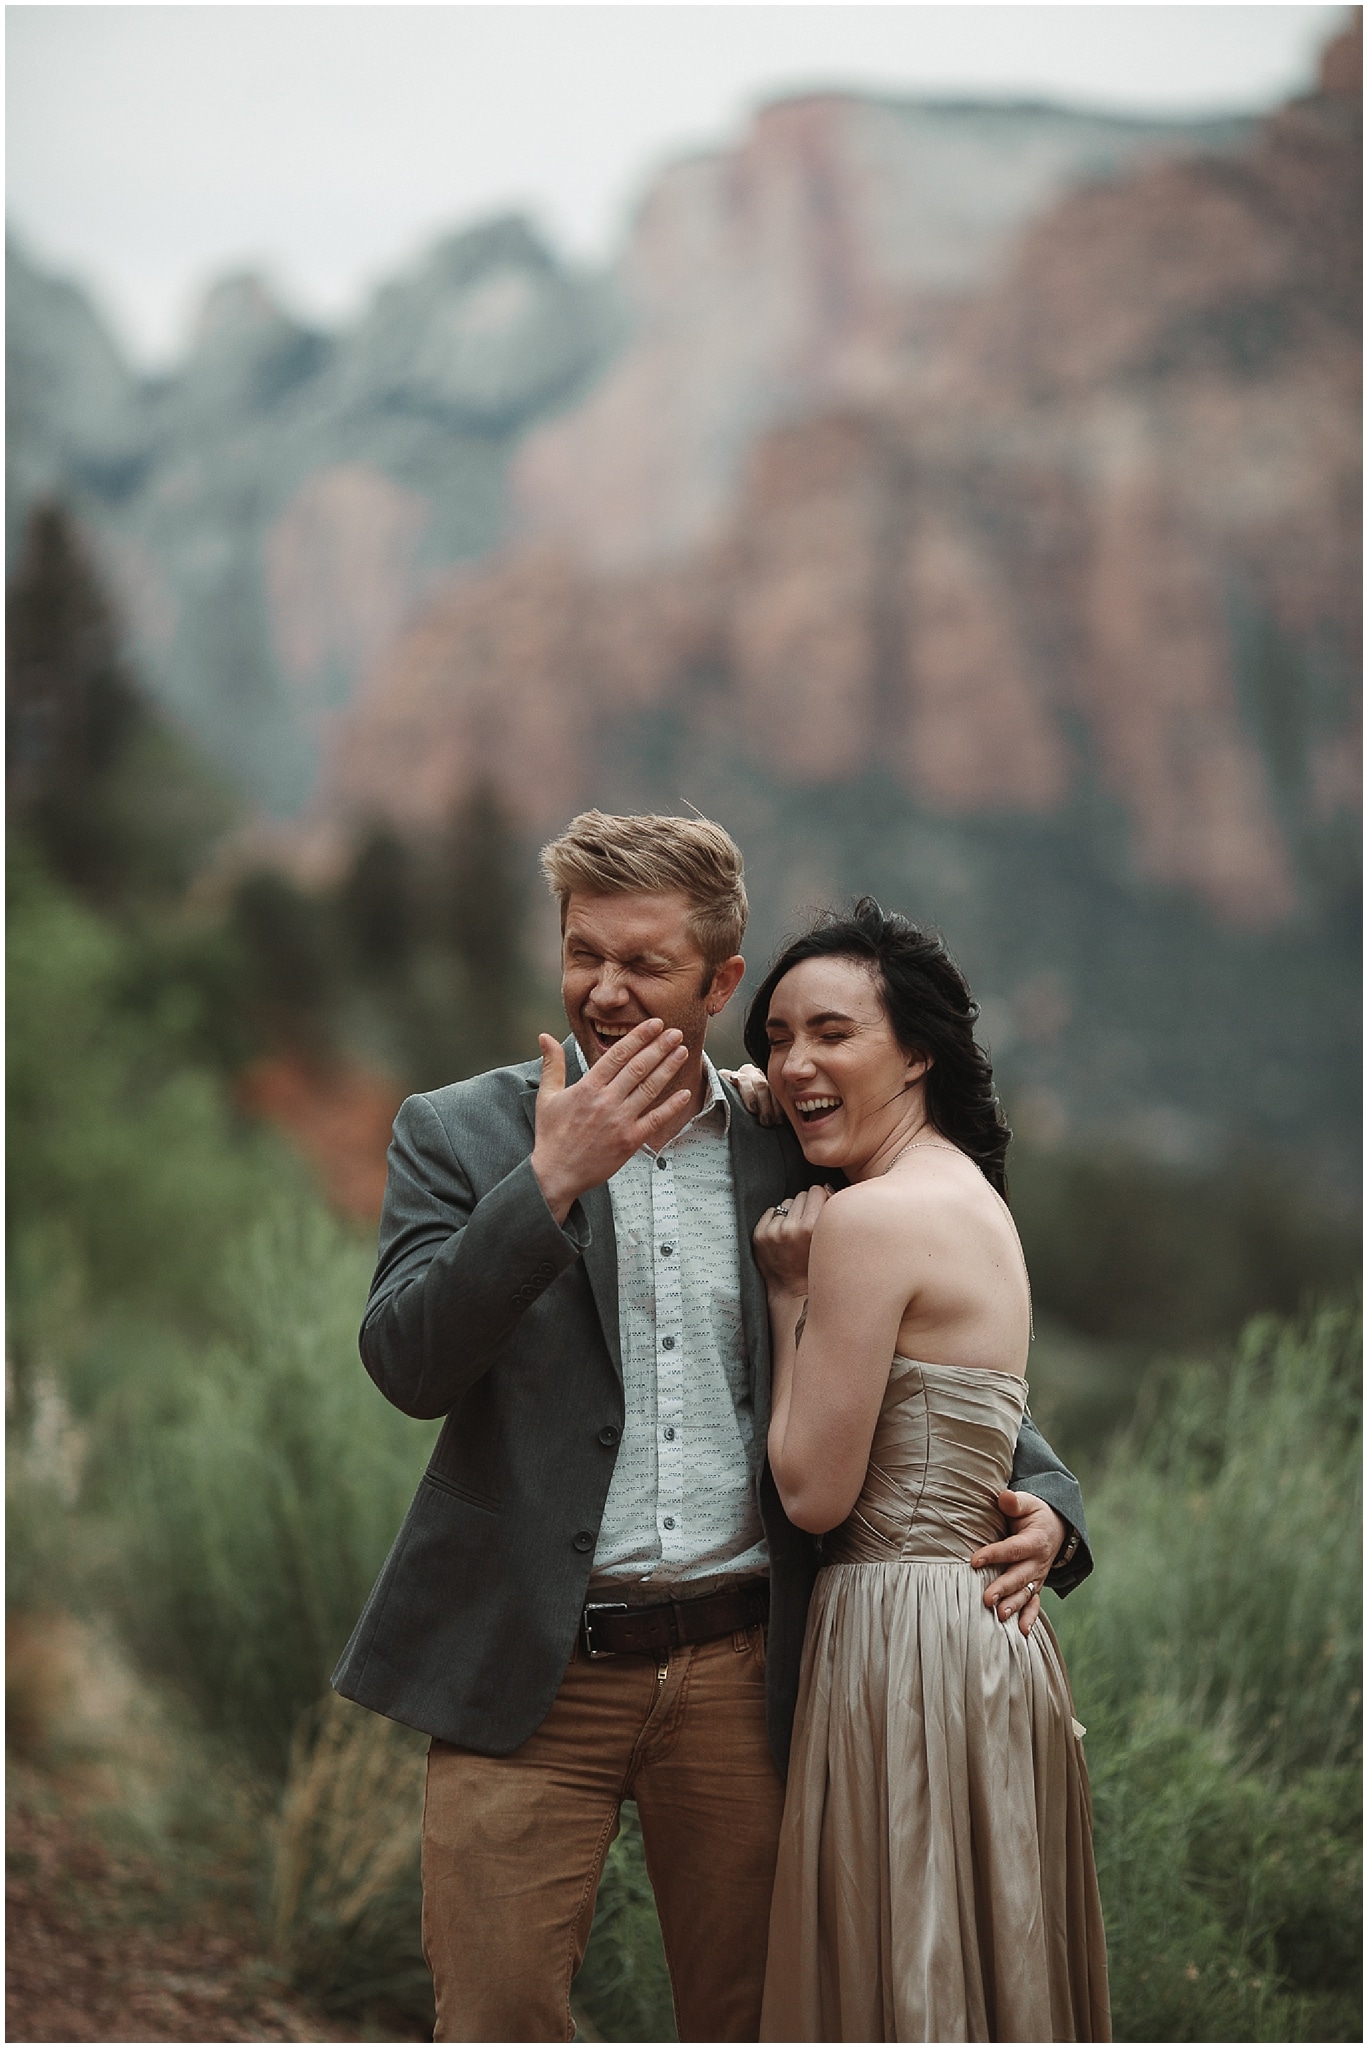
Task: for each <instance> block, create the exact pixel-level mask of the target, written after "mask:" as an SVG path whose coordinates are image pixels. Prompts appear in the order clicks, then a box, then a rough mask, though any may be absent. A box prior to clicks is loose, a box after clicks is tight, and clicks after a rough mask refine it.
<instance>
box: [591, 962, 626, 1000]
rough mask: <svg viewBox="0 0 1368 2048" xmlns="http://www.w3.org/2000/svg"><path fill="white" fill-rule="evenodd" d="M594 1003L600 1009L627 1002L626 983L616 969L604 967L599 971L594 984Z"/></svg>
mask: <svg viewBox="0 0 1368 2048" xmlns="http://www.w3.org/2000/svg"><path fill="white" fill-rule="evenodd" d="M594 1001H595V1002H596V1003H597V1004H598V1005H599V1006H600V1008H612V1007H613V1005H615V1004H617V1003H625V1002H626V1001H627V983H626V981H625V979H624V978H623V976H622V975H621V974H620V973H619V972H618V970H617V969H616V968H613V967H608V966H604V967H601V968H600V969H599V973H598V979H597V981H596V982H595V983H594Z"/></svg>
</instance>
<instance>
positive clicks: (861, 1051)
mask: <svg viewBox="0 0 1368 2048" xmlns="http://www.w3.org/2000/svg"><path fill="white" fill-rule="evenodd" d="M766 1029H767V1032H768V1036H769V1042H770V1054H769V1064H768V1069H767V1073H768V1078H769V1084H770V1087H771V1089H772V1090H773V1091H774V1095H775V1098H776V1100H777V1101H778V1103H779V1105H780V1107H781V1108H782V1110H783V1111H784V1114H785V1115H786V1116H787V1117H788V1119H789V1122H790V1123H791V1124H792V1125H793V1128H794V1130H795V1131H796V1132H797V1133H798V1141H799V1143H800V1144H801V1145H802V1148H803V1152H804V1155H805V1156H806V1158H807V1159H808V1160H809V1161H810V1162H811V1163H812V1164H813V1165H817V1166H830V1167H839V1168H840V1169H841V1171H842V1172H844V1173H846V1174H848V1175H850V1176H851V1177H852V1178H855V1177H856V1176H857V1175H858V1174H859V1172H860V1170H861V1169H862V1168H863V1167H864V1166H866V1165H867V1164H868V1163H869V1162H870V1161H871V1160H873V1159H874V1157H875V1155H876V1154H877V1153H878V1152H879V1151H880V1150H881V1149H882V1148H884V1147H886V1146H887V1145H888V1144H889V1142H890V1141H891V1140H892V1139H893V1138H894V1137H895V1136H896V1135H898V1134H899V1133H900V1132H901V1131H902V1130H903V1129H904V1128H905V1127H906V1126H907V1124H908V1121H909V1113H910V1112H911V1111H912V1110H914V1109H920V1107H921V1089H920V1087H919V1086H918V1083H919V1082H920V1080H921V1078H922V1076H923V1075H924V1074H925V1072H926V1070H927V1067H928V1065H929V1064H930V1063H929V1061H928V1060H927V1059H926V1058H925V1057H924V1056H921V1055H917V1054H911V1053H906V1052H904V1051H903V1049H902V1047H901V1046H900V1045H899V1044H898V1041H897V1039H896V1038H895V1037H894V1036H893V1027H892V1026H891V1024H890V1023H889V1021H888V1017H887V1014H886V1013H885V1010H884V1006H883V999H882V996H881V994H880V992H879V984H878V981H877V979H876V977H875V975H874V973H873V972H872V971H871V970H870V969H869V968H868V967H866V966H865V964H864V962H863V961H860V960H850V959H843V958H840V957H834V958H819V959H816V960H800V961H799V962H798V964H797V966H796V967H791V968H790V969H789V971H788V973H787V974H786V975H785V976H784V978H783V980H782V981H780V982H779V983H778V984H777V985H776V987H775V990H774V993H773V995H772V996H771V997H770V1005H769V1016H768V1018H767V1020H766Z"/></svg>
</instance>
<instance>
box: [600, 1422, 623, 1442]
mask: <svg viewBox="0 0 1368 2048" xmlns="http://www.w3.org/2000/svg"><path fill="white" fill-rule="evenodd" d="M621 1435H622V1431H621V1430H620V1429H614V1427H613V1425H612V1423H611V1422H606V1423H605V1424H604V1426H603V1428H602V1429H601V1430H600V1431H599V1442H600V1443H601V1444H607V1445H608V1447H609V1449H611V1448H612V1446H613V1445H614V1444H615V1443H616V1442H617V1440H618V1438H619V1437H620V1436H621Z"/></svg>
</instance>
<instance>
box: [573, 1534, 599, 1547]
mask: <svg viewBox="0 0 1368 2048" xmlns="http://www.w3.org/2000/svg"><path fill="white" fill-rule="evenodd" d="M572 1540H573V1542H574V1545H575V1548H576V1550H592V1549H593V1547H594V1539H593V1537H592V1536H591V1535H590V1534H589V1531H588V1530H587V1529H581V1530H580V1532H579V1535H578V1536H576V1537H574V1538H573V1539H572Z"/></svg>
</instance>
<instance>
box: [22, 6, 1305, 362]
mask: <svg viewBox="0 0 1368 2048" xmlns="http://www.w3.org/2000/svg"><path fill="white" fill-rule="evenodd" d="M1342 18H1343V10H1342V9H1339V8H1334V7H1322V6H1290V7H1289V6H1279V7H1275V6H1257V7H1247V6H1239V5H1228V6H1214V7H1185V6H1170V5H1156V6H1142V7H1130V6H1108V5H1080V6H1064V7H1043V6H1031V5H1025V6H979V5H972V4H969V5H958V6H952V7H916V6H913V7H904V6H853V5H843V6H790V5H770V6H728V7H719V6H683V7H679V6H648V5H632V4H628V5H619V6H606V7H604V6H583V7H582V6H521V5H514V4H510V5H503V6H494V7H448V6H419V7H409V6H393V7H375V6H294V7H275V6H256V5H243V6H232V7H217V6H208V7H199V6H157V7H120V6H112V7H103V6H100V7H88V6H60V5H58V6H43V7H31V6H11V7H9V8H8V9H7V10H6V28H7V96H8V158H9V166H8V170H9V201H8V204H9V217H10V220H11V222H12V223H13V224H14V225H15V226H16V227H17V229H18V230H19V233H20V235H21V237H22V238H23V240H24V241H25V243H26V244H27V246H28V248H29V250H30V252H31V253H32V254H33V255H35V256H36V257H37V258H38V259H39V260H40V261H42V262H43V263H45V264H46V265H48V266H50V267H54V268H58V269H60V270H62V271H64V272H66V273H67V274H71V275H76V276H79V277H81V278H82V279H83V280H84V281H86V282H87V283H88V284H89V285H91V286H92V287H93V288H94V290H95V292H96V296H97V298H98V299H99V302H100V304H101V306H102V308H103V310H104V311H105V314H106V317H108V318H109V319H110V320H111V321H112V324H113V325H114V328H115V331H116V333H117V334H118V335H119V336H120V338H121V340H122V341H123V342H124V344H125V346H126V347H127V348H128V349H129V350H130V352H131V353H133V354H134V355H135V356H136V357H137V358H138V359H139V360H141V361H142V362H144V363H148V364H151V363H155V362H157V361H161V360H164V359H165V358H166V357H167V356H168V355H169V354H171V353H173V352H175V351H176V350H177V349H178V348H179V347H180V345H181V343H182V341H183V337H184V334H185V331H186V327H187V324H188V321H189V318H190V314H191V310H192V308H193V306H194V304H195V303H196V301H197V300H198V297H199V295H200V293H201V291H202V290H203V287H204V285H205V283H206V282H207V281H208V280H209V279H210V278H212V277H214V276H216V275H220V274H222V272H223V271H224V270H226V269H232V268H240V267H243V266H251V267H253V268H260V269H264V270H265V271H266V272H267V274H268V275H269V276H271V277H272V278H273V280H274V281H275V283H276V285H277V288H278V289H279V290H280V291H281V292H282V294H283V296H284V297H285V298H286V300H287V301H288V302H289V303H290V304H292V305H293V306H294V307H296V308H297V309H298V310H300V311H302V312H304V313H305V314H307V315H309V316H310V317H313V318H316V319H322V320H327V321H333V320H336V319H337V318H339V317H341V316H345V315H347V314H350V313H351V312H353V311H354V310H355V309H356V307H357V306H358V305H359V304H360V302H361V301H362V299H363V298H364V296H365V294H366V292H367V291H368V290H369V289H370V287H371V286H373V285H374V284H375V283H376V282H378V281H379V280H380V279H381V278H383V277H385V276H386V275H389V274H392V273H393V272H394V271H395V270H396V269H397V268H399V267H401V266H402V265H403V264H405V263H406V262H408V261H411V260H412V259H413V258H414V257H415V256H416V255H418V254H419V253H420V252H421V250H422V248H423V247H424V245H425V244H426V243H427V242H428V241H430V240H431V239H432V238H433V237H434V236H435V235H437V234H440V233H442V232H443V231H445V230H448V229H450V228H452V227H455V226H457V225H460V224H462V223H464V222H467V221H469V220H471V219H474V218H477V217H479V216H480V215H482V214H487V213H489V212H492V211H494V210H497V209H502V208H505V207H509V206H517V207H522V208H525V209H527V210H528V211H530V212H531V213H532V214H533V215H534V216H535V217H536V218H537V219H538V220H539V221H540V222H541V223H542V224H543V225H544V227H545V228H546V229H547V230H548V231H549V233H550V234H551V235H552V236H553V237H554V238H555V239H556V241H557V242H558V243H559V244H560V245H561V246H562V247H563V248H566V249H568V250H570V251H572V252H574V253H576V254H578V255H581V256H585V257H595V258H597V257H601V256H603V255H605V254H606V253H608V252H609V250H610V249H611V248H612V247H613V246H614V244H615V242H616V241H617V239H618V237H619V236H620V234H621V231H622V228H623V225H624V223H625V221H626V219H627V217H628V213H629V210H630V207H631V205H632V202H633V201H634V199H635V198H636V197H637V196H638V195H639V193H640V191H641V189H642V186H643V184H644V183H645V181H646V180H647V178H648V177H649V176H650V174H651V172H652V170H653V169H654V168H655V167H656V166H658V165H659V164H660V163H661V162H662V161H663V160H664V159H666V158H668V157H670V156H674V155H677V154H679V153H681V152H685V151H689V150H694V149H698V148H708V147H713V146H716V145H717V144H719V143H723V142H725V141H727V140H728V139H729V138H732V137H734V136H735V135H736V134H737V133H738V131H739V129H740V128H741V126H742V124H743V123H744V121H745V119H746V115H747V112H748V110H749V109H750V108H751V107H752V106H754V105H755V104H756V102H758V101H760V100H764V99H767V98H770V97H773V96H774V95H776V94H778V93H782V92H788V91H792V90H795V89H803V88H810V87H814V86H851V87H857V88H858V87H864V88H867V89H874V90H877V91H884V92H898V93H907V94H913V95H928V96H938V95H970V96H975V97H982V98H990V99H998V98H1010V97H1021V96H1031V97H1045V98H1051V99H1058V100H1063V101H1066V102H1070V103H1072V104H1075V105H1078V104H1087V105H1094V106H1102V107H1109V108H1115V109H1143V110H1146V111H1152V110H1158V111H1163V112H1173V113H1190V112H1195V111H1207V110H1211V111H1218V110H1219V111H1226V110H1233V109H1247V108H1249V109H1252V108H1261V107H1265V106H1269V105H1271V104H1273V103H1274V102H1276V101H1277V100H1279V99H1281V98H1284V97H1286V96H1287V95H1288V94H1290V93H1293V92H1296V91H1299V90H1303V89H1304V88H1305V87H1306V86H1307V84H1308V83H1309V82H1310V80H1311V78H1312V76H1313V73H1314V64H1315V57H1316V53H1317V51H1318V49H1319V48H1320V46H1321V45H1322V44H1323V43H1324V42H1325V41H1326V40H1327V39H1328V37H1329V36H1330V35H1331V34H1333V33H1334V31H1335V29H1336V27H1337V26H1338V24H1339V22H1340V20H1341V19H1342Z"/></svg>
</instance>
